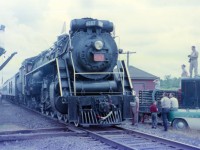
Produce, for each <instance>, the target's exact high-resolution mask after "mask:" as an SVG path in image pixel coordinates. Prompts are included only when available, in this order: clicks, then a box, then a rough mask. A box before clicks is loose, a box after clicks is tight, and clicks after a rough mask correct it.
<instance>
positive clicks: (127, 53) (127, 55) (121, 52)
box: [120, 50, 136, 67]
mask: <svg viewBox="0 0 200 150" xmlns="http://www.w3.org/2000/svg"><path fill="white" fill-rule="evenodd" d="M135 53H136V52H131V51H127V52H123V50H120V54H126V61H127V63H126V64H127V67H129V56H130V54H135Z"/></svg>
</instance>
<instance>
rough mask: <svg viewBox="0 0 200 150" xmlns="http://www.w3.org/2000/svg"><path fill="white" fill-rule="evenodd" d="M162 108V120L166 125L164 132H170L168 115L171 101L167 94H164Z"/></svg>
mask: <svg viewBox="0 0 200 150" xmlns="http://www.w3.org/2000/svg"><path fill="white" fill-rule="evenodd" d="M161 107H162V119H163V125H164V131H167V130H168V119H167V116H168V113H169V111H170V107H171V102H170V99H169V98H168V97H167V93H165V92H164V93H163V97H162V99H161Z"/></svg>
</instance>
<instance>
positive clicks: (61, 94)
mask: <svg viewBox="0 0 200 150" xmlns="http://www.w3.org/2000/svg"><path fill="white" fill-rule="evenodd" d="M56 66H57V72H58V82H59V88H60V96H61V97H62V96H63V93H62V85H61V84H62V82H61V78H60V69H59V63H58V58H56Z"/></svg>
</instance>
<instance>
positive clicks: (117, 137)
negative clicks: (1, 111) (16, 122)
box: [0, 106, 200, 150]
mask: <svg viewBox="0 0 200 150" xmlns="http://www.w3.org/2000/svg"><path fill="white" fill-rule="evenodd" d="M23 108H24V109H27V110H28V111H31V112H34V113H37V114H40V115H42V116H44V117H48V118H49V119H52V120H53V121H57V122H59V123H62V124H64V125H66V127H64V128H50V129H36V130H20V131H9V132H0V142H1V141H6V140H7V141H12V140H26V139H34V138H44V137H49V136H53V137H57V136H85V137H92V138H93V139H95V140H98V141H100V142H102V144H104V145H109V146H110V147H113V148H114V149H120V150H151V149H152V150H161V149H163V150H164V149H166V150H172V149H173V150H174V149H176V150H200V148H199V147H195V146H192V145H188V144H184V143H180V142H176V141H172V140H169V139H165V138H161V137H158V136H154V135H150V134H146V133H143V132H139V131H136V130H129V129H125V128H122V127H118V126H114V127H112V126H107V127H89V128H84V127H79V128H76V127H74V125H70V124H67V123H66V122H65V121H63V120H58V119H55V118H52V117H51V116H48V115H45V114H42V113H39V112H37V111H34V110H32V109H29V108H27V107H24V106H23Z"/></svg>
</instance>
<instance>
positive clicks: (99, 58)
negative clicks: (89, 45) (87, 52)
mask: <svg viewBox="0 0 200 150" xmlns="http://www.w3.org/2000/svg"><path fill="white" fill-rule="evenodd" d="M104 60H105V57H104V54H94V61H104Z"/></svg>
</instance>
